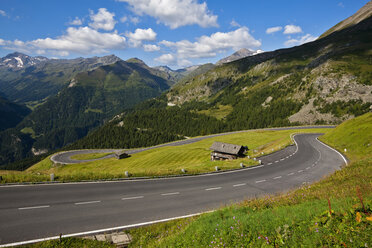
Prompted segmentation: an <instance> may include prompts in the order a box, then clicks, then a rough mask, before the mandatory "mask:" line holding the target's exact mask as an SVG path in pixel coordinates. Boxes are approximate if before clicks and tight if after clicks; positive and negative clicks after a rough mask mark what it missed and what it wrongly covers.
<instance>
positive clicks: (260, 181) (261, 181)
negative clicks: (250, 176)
mask: <svg viewBox="0 0 372 248" xmlns="http://www.w3.org/2000/svg"><path fill="white" fill-rule="evenodd" d="M263 182H266V180H265V179H264V180H259V181H256V183H263Z"/></svg>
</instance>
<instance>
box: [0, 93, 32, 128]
mask: <svg viewBox="0 0 372 248" xmlns="http://www.w3.org/2000/svg"><path fill="white" fill-rule="evenodd" d="M30 112H31V111H30V110H29V109H28V108H27V107H25V106H22V105H19V104H16V103H13V102H10V101H8V100H7V99H5V98H3V97H2V96H0V116H1V118H0V131H2V130H5V129H8V128H12V127H15V126H16V125H17V124H18V123H19V122H20V121H22V120H23V118H24V117H25V116H26V115H28V114H29V113H30Z"/></svg>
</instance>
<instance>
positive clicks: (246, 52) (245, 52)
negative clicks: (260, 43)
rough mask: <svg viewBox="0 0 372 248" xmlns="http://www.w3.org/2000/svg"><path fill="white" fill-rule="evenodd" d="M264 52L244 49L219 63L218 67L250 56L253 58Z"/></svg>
mask: <svg viewBox="0 0 372 248" xmlns="http://www.w3.org/2000/svg"><path fill="white" fill-rule="evenodd" d="M262 52H263V51H262V50H256V51H253V50H251V49H246V48H242V49H240V50H238V51H236V52H235V53H233V54H232V55H230V56H228V57H226V58H223V59H221V60H219V61H217V63H216V65H222V64H226V63H229V62H232V61H235V60H238V59H241V58H245V57H248V56H253V55H256V54H259V53H262Z"/></svg>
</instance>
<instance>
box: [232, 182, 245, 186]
mask: <svg viewBox="0 0 372 248" xmlns="http://www.w3.org/2000/svg"><path fill="white" fill-rule="evenodd" d="M244 185H247V184H246V183H239V184H235V185H233V187H240V186H244Z"/></svg>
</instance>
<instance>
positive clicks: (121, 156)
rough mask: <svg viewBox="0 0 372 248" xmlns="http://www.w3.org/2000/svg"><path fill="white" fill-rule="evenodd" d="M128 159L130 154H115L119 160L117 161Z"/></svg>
mask: <svg viewBox="0 0 372 248" xmlns="http://www.w3.org/2000/svg"><path fill="white" fill-rule="evenodd" d="M128 157H129V154H128V153H125V152H123V151H121V152H115V158H117V159H122V158H128Z"/></svg>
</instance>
